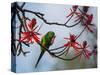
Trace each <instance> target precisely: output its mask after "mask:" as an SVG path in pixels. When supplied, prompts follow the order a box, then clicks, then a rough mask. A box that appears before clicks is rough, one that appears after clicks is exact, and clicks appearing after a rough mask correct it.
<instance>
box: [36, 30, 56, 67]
mask: <svg viewBox="0 0 100 75" xmlns="http://www.w3.org/2000/svg"><path fill="white" fill-rule="evenodd" d="M54 39H55V33H54V32H52V31H49V32H47V33H46V34H45V35H44V36H43V37H42V39H41V45H42V46H43V47H45V48H46V49H49V47H50V46H51V45H52V44H53V42H54ZM42 46H41V53H40V56H39V58H38V60H37V63H36V65H35V68H36V67H37V65H38V63H39V61H40V59H41V58H42V56H43V55H44V53H45V52H46V50H45V49H44V48H43V47H42Z"/></svg>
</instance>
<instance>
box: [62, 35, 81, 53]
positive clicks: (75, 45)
mask: <svg viewBox="0 0 100 75" xmlns="http://www.w3.org/2000/svg"><path fill="white" fill-rule="evenodd" d="M65 39H67V40H69V41H68V42H67V43H66V44H65V45H64V46H65V47H73V48H74V49H75V50H76V51H78V46H79V45H80V44H79V43H78V42H76V36H75V35H74V34H70V38H65Z"/></svg>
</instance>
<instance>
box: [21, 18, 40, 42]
mask: <svg viewBox="0 0 100 75" xmlns="http://www.w3.org/2000/svg"><path fill="white" fill-rule="evenodd" d="M35 25H36V19H32V20H31V21H30V22H29V24H28V25H27V29H28V31H25V32H21V35H22V37H21V38H20V42H27V43H33V42H34V41H35V42H37V43H38V42H40V41H39V37H38V36H37V35H40V34H39V33H38V32H35V29H36V28H37V27H35ZM34 27H35V28H34Z"/></svg>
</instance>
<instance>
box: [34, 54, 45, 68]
mask: <svg viewBox="0 0 100 75" xmlns="http://www.w3.org/2000/svg"><path fill="white" fill-rule="evenodd" d="M43 54H44V52H41V54H40V56H39V58H38V60H37V63H36V65H35V68H36V67H37V65H38V63H39V61H40V59H41V58H42V56H43Z"/></svg>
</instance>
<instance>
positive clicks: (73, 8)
mask: <svg viewBox="0 0 100 75" xmlns="http://www.w3.org/2000/svg"><path fill="white" fill-rule="evenodd" d="M77 8H78V6H77V5H74V6H72V9H70V10H71V13H70V14H69V15H67V17H69V16H72V15H73V14H79V13H78V12H76V10H77Z"/></svg>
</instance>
